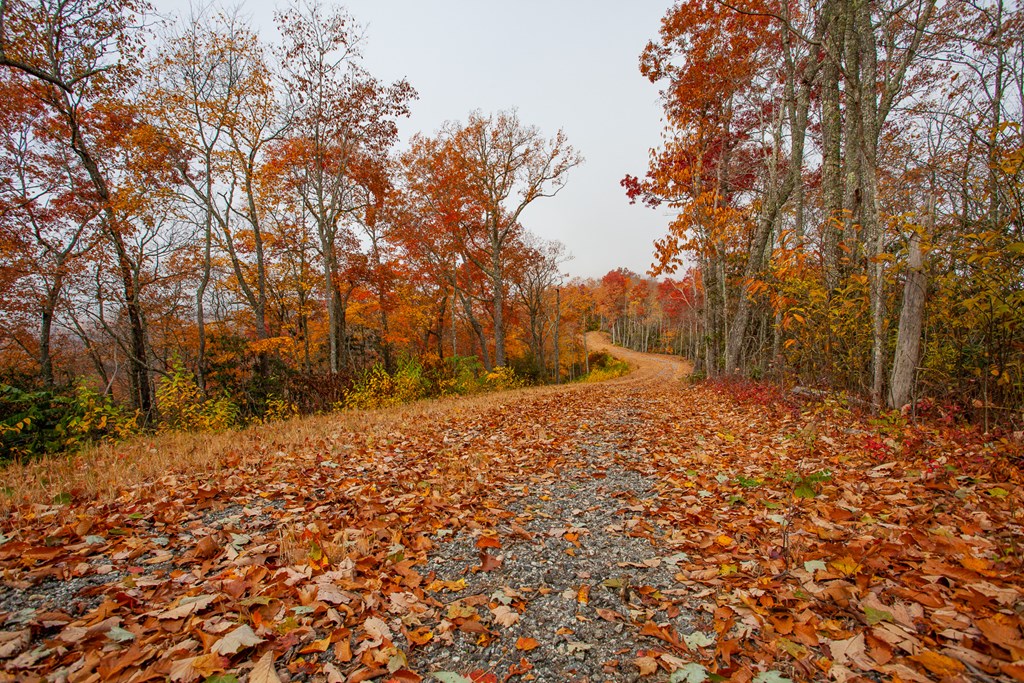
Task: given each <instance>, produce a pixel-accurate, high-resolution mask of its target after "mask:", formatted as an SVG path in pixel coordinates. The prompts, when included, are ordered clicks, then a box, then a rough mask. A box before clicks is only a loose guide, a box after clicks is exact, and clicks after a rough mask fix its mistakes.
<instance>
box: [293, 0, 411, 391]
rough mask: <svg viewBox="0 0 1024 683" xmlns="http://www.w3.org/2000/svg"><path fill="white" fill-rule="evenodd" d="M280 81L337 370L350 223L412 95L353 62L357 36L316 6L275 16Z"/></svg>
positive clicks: (342, 17) (365, 207) (336, 14)
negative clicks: (280, 40)
mask: <svg viewBox="0 0 1024 683" xmlns="http://www.w3.org/2000/svg"><path fill="white" fill-rule="evenodd" d="M278 24H279V26H280V28H281V33H282V35H283V36H284V39H285V44H284V48H283V60H282V61H283V64H284V80H285V84H286V86H287V88H288V92H289V93H290V95H291V97H292V99H293V101H294V110H295V111H294V115H293V123H294V126H293V129H292V130H291V132H290V139H289V146H290V148H289V152H288V155H289V160H290V162H291V174H292V182H293V184H294V186H295V188H296V191H297V192H298V193H299V195H300V196H301V197H302V202H303V205H304V207H305V210H306V212H307V214H308V216H309V217H310V219H311V220H312V221H313V224H314V225H315V228H316V234H317V235H318V237H319V239H320V248H321V257H322V258H323V262H324V280H325V285H326V289H327V311H328V316H329V319H330V327H329V335H330V355H329V358H330V367H331V371H332V372H338V370H339V368H340V367H341V365H342V362H343V359H342V354H343V351H344V343H345V307H346V300H345V297H344V296H343V291H342V290H343V287H344V285H343V284H342V280H343V279H344V278H343V276H342V270H343V266H342V261H343V260H344V252H345V251H346V250H350V249H352V248H353V242H352V239H351V234H350V233H351V229H352V225H353V224H354V223H355V221H356V219H357V218H359V217H360V216H362V217H365V216H366V214H367V212H368V211H371V210H372V208H371V207H372V197H373V196H374V191H373V189H371V188H370V185H371V183H373V182H375V180H376V179H379V177H380V175H381V174H382V173H383V172H384V171H383V170H382V169H384V168H385V166H386V160H387V154H388V150H389V149H390V147H391V146H392V145H393V144H394V142H395V140H396V138H397V134H398V128H397V124H396V121H395V120H396V118H397V117H401V116H405V115H407V114H408V112H409V109H408V106H409V101H410V99H412V98H413V97H414V96H415V91H414V90H413V89H412V88H411V87H410V86H409V84H408V83H407V82H405V81H398V82H396V83H394V84H391V85H383V84H381V83H380V82H379V81H377V80H376V79H375V78H373V77H372V76H370V74H368V73H367V72H366V70H365V69H363V68H362V66H361V65H360V64H359V52H358V42H359V38H360V32H359V28H358V26H356V25H355V24H354V22H353V21H352V19H351V17H349V16H348V15H347V14H346V13H344V12H343V11H341V10H327V9H325V8H324V7H323V6H321V5H320V4H318V3H314V4H310V5H306V6H302V7H301V8H300V7H299V6H294V7H292V8H290V9H288V10H286V11H285V12H283V13H281V14H280V15H279V16H278Z"/></svg>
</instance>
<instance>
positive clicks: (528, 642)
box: [516, 638, 540, 652]
mask: <svg viewBox="0 0 1024 683" xmlns="http://www.w3.org/2000/svg"><path fill="white" fill-rule="evenodd" d="M539 645H540V643H539V642H538V641H537V640H536V639H534V638H520V639H519V640H517V641H516V649H517V650H523V651H524V652H529V651H530V650H532V649H534V648H535V647H538V646H539Z"/></svg>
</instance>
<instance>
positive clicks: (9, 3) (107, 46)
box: [0, 0, 152, 419]
mask: <svg viewBox="0 0 1024 683" xmlns="http://www.w3.org/2000/svg"><path fill="white" fill-rule="evenodd" d="M143 9H144V6H143V5H142V4H141V3H139V2H135V0H119V1H118V2H107V1H106V0H69V1H64V0H61V1H59V2H55V1H53V0H36V2H34V3H33V2H29V0H0V66H3V67H6V68H8V69H11V70H14V71H15V72H17V73H19V74H21V75H23V76H24V77H25V78H26V79H27V82H26V83H27V87H30V88H31V91H32V93H33V96H34V97H36V98H38V99H39V101H40V102H42V103H43V104H44V105H45V106H46V108H47V109H48V110H49V111H50V112H52V113H53V115H54V117H55V118H56V119H57V120H59V122H60V125H61V126H62V127H63V129H64V130H63V132H62V139H63V141H64V144H66V145H67V147H68V148H69V149H70V150H71V151H72V152H73V153H74V154H75V156H76V157H77V159H78V162H79V163H80V164H81V167H82V168H83V169H84V171H85V174H86V177H87V178H88V185H87V186H86V187H83V188H82V189H81V191H82V192H88V193H89V194H90V195H91V198H92V201H93V202H94V205H95V207H96V210H97V212H98V213H99V214H100V215H101V225H102V229H103V233H104V235H105V236H106V238H107V239H108V240H109V242H110V244H111V246H112V248H113V250H114V254H115V259H116V264H117V266H116V267H117V271H118V274H119V277H120V281H121V287H122V292H123V296H124V304H125V307H126V309H127V314H128V320H129V329H130V346H129V367H130V372H129V375H130V380H131V396H132V402H133V403H134V405H135V406H136V407H138V408H139V409H140V410H141V411H142V413H143V415H144V416H145V419H148V418H149V416H150V414H151V412H152V387H151V383H150V378H149V368H148V365H147V345H146V328H145V320H144V314H143V309H142V302H141V300H140V297H139V283H138V279H137V267H136V264H134V263H133V260H132V255H131V254H130V253H129V249H128V246H127V244H126V241H125V237H126V235H127V234H128V233H129V232H130V231H131V226H130V225H129V224H127V222H126V221H125V220H124V218H123V216H122V215H121V214H122V212H121V211H120V210H119V209H120V207H119V206H118V205H117V201H116V200H117V198H116V193H115V188H114V187H113V185H114V183H113V176H112V171H111V167H110V164H109V163H108V162H109V159H104V158H103V156H102V154H101V153H100V152H99V150H98V149H97V137H98V136H100V135H101V134H102V131H101V130H98V128H99V127H100V125H101V124H102V123H103V122H104V118H103V117H102V116H100V117H91V116H90V114H91V113H92V112H94V111H103V110H107V109H116V108H117V107H116V106H115V105H116V99H117V97H118V96H119V95H120V93H122V92H125V91H126V90H127V89H128V87H129V86H130V84H131V83H132V82H133V80H134V79H135V78H136V77H137V71H136V68H135V65H137V64H138V62H139V59H140V57H141V35H140V33H139V31H138V30H137V21H138V15H139V14H140V13H141V11H142V10H143ZM107 120H109V119H107Z"/></svg>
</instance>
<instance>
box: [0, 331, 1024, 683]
mask: <svg viewBox="0 0 1024 683" xmlns="http://www.w3.org/2000/svg"><path fill="white" fill-rule="evenodd" d="M617 353H618V354H620V355H623V356H626V357H627V359H629V360H630V361H631V362H633V363H634V364H635V365H636V366H638V369H637V370H636V371H635V372H634V373H632V374H631V375H629V376H627V377H625V378H622V379H620V380H616V381H612V382H607V383H604V384H600V385H587V386H575V387H566V388H561V389H553V390H541V391H536V392H523V393H520V394H513V395H509V396H508V397H507V398H505V399H503V400H499V401H494V402H493V403H491V404H486V405H483V406H476V407H472V408H469V407H465V406H462V405H460V404H459V403H451V404H450V405H449V406H448V407H447V408H446V409H445V410H446V412H445V413H444V419H443V420H441V421H440V422H436V423H431V424H422V423H419V424H417V423H402V424H395V425H393V426H392V427H391V428H387V427H379V428H376V429H372V430H367V431H365V432H360V431H358V430H349V431H345V430H340V429H339V430H338V431H336V432H333V433H331V432H328V433H324V434H322V435H318V436H309V437H307V438H306V439H305V440H304V441H302V442H283V441H282V442H278V441H275V440H274V435H273V434H272V433H268V434H266V435H265V436H264V437H263V438H262V440H261V441H260V443H259V449H258V452H256V453H252V454H246V456H245V457H242V456H239V455H237V454H236V455H234V456H231V457H229V458H228V459H227V461H226V463H225V465H226V466H225V468H224V469H223V470H222V472H221V473H220V474H218V475H217V476H215V477H211V476H210V475H209V474H205V475H201V476H200V475H196V476H188V475H182V474H174V475H168V476H166V477H163V478H162V479H160V480H159V481H156V482H152V483H151V484H150V485H141V486H136V487H130V488H127V489H126V490H124V491H122V492H121V494H120V496H119V497H118V498H117V499H116V500H113V501H112V502H100V501H97V500H79V499H77V498H72V499H71V500H70V502H66V503H61V504H51V505H43V504H24V505H21V506H19V507H16V508H14V509H12V510H11V512H10V513H9V514H8V516H7V517H6V518H5V519H4V520H3V521H2V526H0V533H2V537H3V539H4V542H3V543H2V544H0V571H2V586H0V621H2V623H3V626H2V627H0V664H2V673H0V680H10V681H14V680H17V681H22V680H24V681H33V680H66V681H70V682H76V683H77V682H85V681H129V680H130V681H148V680H171V681H183V682H185V683H193V682H194V681H209V682H215V681H224V682H227V681H239V680H250V681H330V682H333V681H367V680H377V681H399V682H406V681H420V680H440V681H446V680H450V681H460V682H461V681H465V680H470V681H478V682H479V681H507V680H537V681H570V680H575V681H605V680H608V681H619V680H634V679H637V678H642V679H643V680H650V681H663V680H670V681H703V680H723V679H729V680H736V681H744V682H748V681H763V682H766V683H767V682H770V681H776V682H778V681H786V680H828V679H831V680H837V681H847V680H850V681H852V680H883V679H884V680H903V681H927V680H934V679H943V680H995V679H1000V680H1024V638H1022V624H1021V613H1022V611H1024V595H1022V593H1024V589H1022V586H1021V580H1020V576H1021V566H1020V565H1021V552H1022V551H1021V549H1020V538H1021V509H1022V506H1021V483H1020V476H1019V472H1018V470H1017V469H1016V467H1015V466H1014V464H1013V463H1014V461H1013V460H1012V459H1011V458H1010V457H1009V456H1010V455H1012V451H1013V444H1009V443H1006V442H1003V443H1000V442H997V441H994V440H992V439H988V440H986V438H985V437H983V436H981V435H976V434H970V433H965V432H962V431H957V430H955V429H952V428H949V427H947V426H943V425H918V426H913V425H906V424H902V425H898V424H883V423H877V422H870V421H868V420H867V419H866V418H863V417H860V416H857V415H855V414H853V413H850V412H849V411H847V410H845V409H844V408H843V407H842V406H841V405H830V404H827V403H826V404H815V405H804V406H794V405H791V404H789V403H787V402H786V401H785V400H781V399H780V398H779V397H777V396H771V395H768V396H764V395H760V394H758V392H757V391H754V390H742V389H737V388H736V387H729V386H724V385H715V384H712V383H702V384H693V385H691V384H685V383H683V382H680V381H677V378H678V376H679V374H680V367H679V366H678V364H673V363H674V362H673V361H669V360H666V359H662V358H656V357H646V356H642V355H640V354H633V353H630V352H625V351H621V350H619V351H617ZM879 444H882V445H884V446H885V447H884V448H882V447H880V446H879ZM993 491H994V492H996V493H993Z"/></svg>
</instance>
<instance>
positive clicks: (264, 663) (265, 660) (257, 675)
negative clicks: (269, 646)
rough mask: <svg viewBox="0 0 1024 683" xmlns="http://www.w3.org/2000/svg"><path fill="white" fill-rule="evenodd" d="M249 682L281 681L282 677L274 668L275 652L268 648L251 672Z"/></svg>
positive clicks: (276, 682) (269, 682)
mask: <svg viewBox="0 0 1024 683" xmlns="http://www.w3.org/2000/svg"><path fill="white" fill-rule="evenodd" d="M249 683H281V678H280V677H279V676H278V675H277V670H275V669H274V653H273V652H272V651H270V650H267V652H266V653H264V655H263V656H262V657H260V660H259V661H258V662H256V666H254V667H253V668H252V671H250V672H249Z"/></svg>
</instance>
